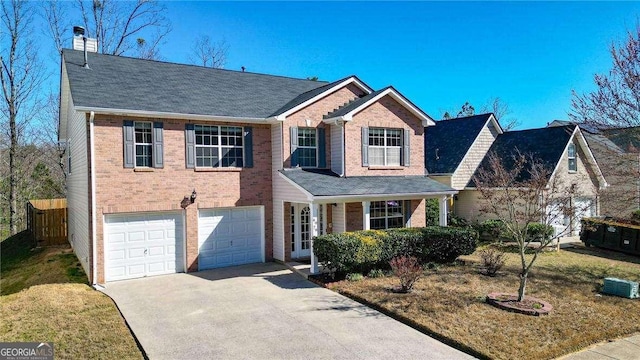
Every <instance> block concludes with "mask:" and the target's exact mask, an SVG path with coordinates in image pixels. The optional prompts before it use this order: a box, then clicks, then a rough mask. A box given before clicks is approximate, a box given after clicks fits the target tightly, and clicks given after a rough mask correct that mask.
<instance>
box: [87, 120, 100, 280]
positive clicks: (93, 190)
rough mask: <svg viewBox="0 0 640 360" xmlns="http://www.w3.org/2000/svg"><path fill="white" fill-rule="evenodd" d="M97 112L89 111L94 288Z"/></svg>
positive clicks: (95, 268) (95, 264) (96, 268)
mask: <svg viewBox="0 0 640 360" xmlns="http://www.w3.org/2000/svg"><path fill="white" fill-rule="evenodd" d="M95 115H96V114H95V112H93V111H92V112H90V113H89V148H90V151H91V152H90V154H91V156H90V161H91V169H90V175H91V249H92V253H93V254H92V259H93V261H92V263H93V264H92V268H93V269H92V275H91V284H92V285H93V287H94V288H97V286H98V249H97V248H96V244H97V242H98V241H97V235H96V224H97V222H98V221H97V219H96V176H95V175H96V163H95V153H96V152H95V142H94V133H93V119H94V117H95Z"/></svg>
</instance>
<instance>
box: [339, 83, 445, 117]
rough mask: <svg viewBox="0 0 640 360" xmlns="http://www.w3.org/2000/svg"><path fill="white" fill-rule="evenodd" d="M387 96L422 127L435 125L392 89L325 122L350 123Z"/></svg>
mask: <svg viewBox="0 0 640 360" xmlns="http://www.w3.org/2000/svg"><path fill="white" fill-rule="evenodd" d="M387 95H389V96H391V97H392V98H393V99H394V100H396V101H397V102H399V103H400V105H402V106H403V107H404V108H405V109H407V110H409V111H410V112H411V113H412V114H413V115H415V116H416V117H417V118H418V119H420V120H422V126H423V127H427V126H433V125H435V124H436V123H435V122H434V121H433V119H432V118H430V117H429V116H428V115H427V114H425V113H423V112H422V111H420V110H418V109H417V108H416V107H415V106H413V104H411V103H409V102H408V101H406V100H405V98H404V97H403V96H402V95H400V94H399V93H398V92H397V91H396V90H395V89H393V88H392V87H389V88H388V89H386V90H384V91H382V92H381V93H380V94H378V95H376V96H374V97H372V98H371V99H369V100H368V101H367V102H365V103H363V104H362V105H360V106H358V107H357V108H355V109H353V110H351V111H350V112H348V113H347V114H344V115H343V116H340V117H337V118H331V119H327V121H333V120H334V119H339V120H342V121H351V120H352V119H353V116H354V115H356V114H357V113H359V112H360V111H362V110H364V109H366V108H367V107H368V106H369V105H371V104H373V103H374V102H376V101H378V100H379V99H381V98H382V97H384V96H387Z"/></svg>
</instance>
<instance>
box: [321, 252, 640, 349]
mask: <svg viewBox="0 0 640 360" xmlns="http://www.w3.org/2000/svg"><path fill="white" fill-rule="evenodd" d="M465 260H466V262H467V265H456V266H443V267H440V268H438V269H436V270H429V271H426V272H425V275H424V277H423V278H421V279H420V280H418V282H417V283H416V284H415V287H414V291H413V293H410V294H396V293H393V292H391V291H389V289H390V288H392V287H394V286H396V285H397V284H398V279H397V278H395V277H386V278H379V279H366V280H364V281H360V282H348V281H342V282H338V283H334V284H331V285H330V287H331V288H332V289H334V290H336V291H339V292H341V293H344V294H346V295H350V296H353V297H355V298H359V299H361V300H364V301H366V302H369V303H371V304H373V305H375V306H377V307H379V308H381V309H382V310H384V311H386V312H388V313H390V314H392V315H395V316H398V317H400V318H404V319H406V320H408V321H409V322H412V323H414V324H416V325H418V326H419V327H421V328H423V329H424V330H425V331H426V332H430V333H433V334H436V335H437V336H439V337H443V338H445V339H448V340H449V341H450V342H451V343H457V344H461V345H462V347H465V346H466V347H469V348H470V349H472V350H473V352H475V353H476V355H482V356H486V357H489V358H495V359H531V358H535V359H551V358H554V357H557V356H560V355H564V354H567V353H570V352H573V351H576V350H579V349H581V348H584V347H586V346H589V345H591V344H594V343H598V342H601V341H604V340H608V339H614V338H618V337H621V336H625V335H629V334H632V333H635V332H638V331H640V301H639V300H630V299H623V298H617V297H611V296H601V295H600V294H599V290H600V289H601V287H602V280H603V278H605V277H609V276H612V277H620V278H626V279H629V280H633V281H640V264H639V263H640V261H639V260H640V259H639V258H637V257H629V256H626V255H622V254H617V253H614V252H610V251H606V250H592V249H586V248H583V247H580V248H578V249H576V250H573V251H567V250H562V251H560V252H549V253H543V254H541V256H540V257H539V259H538V261H537V262H536V265H535V266H534V268H533V271H532V273H531V274H530V280H529V283H528V290H527V295H531V296H534V297H537V298H539V299H542V300H546V301H548V302H550V303H551V304H552V305H553V307H554V310H553V312H552V313H551V314H550V315H547V316H544V317H532V316H527V315H522V314H515V313H510V312H506V311H504V310H500V309H497V308H494V307H493V306H490V305H488V304H486V303H485V297H486V295H487V294H489V293H491V292H513V293H516V292H517V290H518V276H517V272H518V266H517V264H518V263H517V261H519V260H518V255H517V254H514V253H509V254H507V261H506V265H505V267H504V268H503V270H502V271H501V272H500V273H498V276H496V277H488V276H485V275H482V274H481V268H480V266H479V255H478V252H476V253H474V254H473V255H471V256H468V257H465Z"/></svg>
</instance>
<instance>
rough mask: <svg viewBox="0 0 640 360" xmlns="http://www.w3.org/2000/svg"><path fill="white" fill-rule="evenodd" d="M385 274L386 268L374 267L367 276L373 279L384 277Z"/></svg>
mask: <svg viewBox="0 0 640 360" xmlns="http://www.w3.org/2000/svg"><path fill="white" fill-rule="evenodd" d="M384 276H385V275H384V270H382V269H373V270H371V271H369V273H368V274H367V277H369V278H372V279H377V278H382V277H384Z"/></svg>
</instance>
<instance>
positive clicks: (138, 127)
mask: <svg viewBox="0 0 640 360" xmlns="http://www.w3.org/2000/svg"><path fill="white" fill-rule="evenodd" d="M133 128H134V133H135V137H134V139H135V140H134V141H135V152H136V167H151V159H152V152H153V135H152V129H151V123H150V122H146V121H144V122H143V121H136V122H134V123H133Z"/></svg>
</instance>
